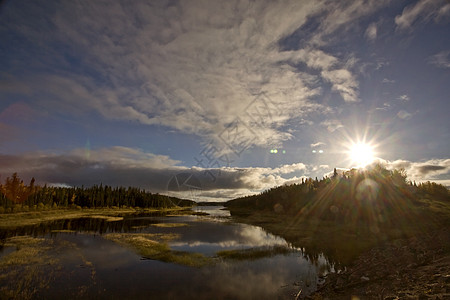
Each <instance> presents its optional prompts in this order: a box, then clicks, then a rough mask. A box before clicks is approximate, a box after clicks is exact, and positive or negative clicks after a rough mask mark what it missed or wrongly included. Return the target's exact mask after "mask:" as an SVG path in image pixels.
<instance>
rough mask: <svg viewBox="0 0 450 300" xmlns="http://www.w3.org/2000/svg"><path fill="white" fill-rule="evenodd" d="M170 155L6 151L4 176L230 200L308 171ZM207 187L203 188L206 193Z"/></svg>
mask: <svg viewBox="0 0 450 300" xmlns="http://www.w3.org/2000/svg"><path fill="white" fill-rule="evenodd" d="M177 163H178V161H175V160H172V159H170V158H169V157H167V156H163V155H154V154H151V153H145V152H142V151H141V150H138V149H132V148H127V147H111V148H102V149H98V150H90V151H87V150H86V149H76V150H73V151H71V152H69V153H65V154H43V153H28V154H25V155H20V156H19V155H0V175H2V178H6V177H7V176H10V175H11V174H12V173H14V172H17V173H18V174H19V177H21V178H23V179H24V180H25V181H26V182H28V181H29V180H30V179H31V178H32V177H35V178H36V180H37V182H38V183H40V184H51V185H64V186H92V185H99V184H104V185H110V186H125V187H128V186H133V187H140V188H143V189H146V190H149V191H152V192H158V193H163V194H173V195H175V196H181V197H187V198H192V197H193V195H192V194H193V193H194V194H195V196H196V197H200V196H201V197H202V199H203V200H208V199H216V198H222V200H223V198H225V199H230V198H232V197H235V196H239V195H246V194H249V193H254V192H256V191H262V190H265V189H268V188H271V187H273V186H277V185H282V184H286V183H287V182H289V183H294V182H298V181H299V178H297V177H295V176H291V177H288V178H284V177H282V175H286V174H291V173H294V172H304V171H305V170H306V166H305V165H304V164H302V163H297V164H291V165H283V166H280V167H278V168H225V167H224V168H210V169H206V168H198V167H192V168H188V167H184V166H178V165H177ZM200 191H201V193H200Z"/></svg>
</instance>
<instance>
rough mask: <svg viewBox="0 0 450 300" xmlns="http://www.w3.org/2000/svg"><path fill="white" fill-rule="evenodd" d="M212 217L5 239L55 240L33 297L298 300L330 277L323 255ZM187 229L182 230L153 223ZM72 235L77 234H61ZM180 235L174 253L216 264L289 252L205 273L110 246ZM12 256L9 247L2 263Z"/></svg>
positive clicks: (92, 222)
mask: <svg viewBox="0 0 450 300" xmlns="http://www.w3.org/2000/svg"><path fill="white" fill-rule="evenodd" d="M196 209H197V210H199V211H203V212H207V213H209V214H210V215H209V216H143V217H127V218H125V219H124V220H121V221H106V220H104V219H91V218H83V219H76V220H61V221H57V222H52V223H47V224H42V225H39V226H32V227H24V228H19V229H17V230H15V231H14V232H11V231H10V232H2V233H1V234H2V235H3V238H5V237H6V236H13V235H31V236H37V237H44V238H45V239H51V240H52V243H53V245H54V247H53V248H52V249H51V250H49V251H50V255H51V257H52V258H54V259H55V260H56V261H58V264H57V266H56V267H55V266H54V267H52V268H53V269H52V270H49V272H48V273H46V274H48V277H49V278H46V280H47V281H48V282H49V284H48V285H47V287H46V288H44V289H41V290H38V291H37V292H36V293H34V294H33V297H35V298H46V299H48V298H53V299H57V298H59V299H60V298H64V297H66V298H72V297H73V298H75V297H76V298H85V299H90V298H97V299H295V295H296V294H297V293H298V292H299V291H300V290H302V294H307V293H308V292H310V291H313V290H314V289H315V288H316V286H317V280H318V276H319V275H321V274H323V273H326V272H328V271H329V270H332V266H331V265H330V264H329V263H328V261H327V260H326V258H325V257H324V256H322V255H321V256H319V259H318V260H315V261H314V262H312V261H310V260H309V259H307V258H305V257H304V255H303V252H302V251H301V249H296V248H293V247H291V246H290V245H289V244H288V243H287V242H286V241H285V240H284V239H283V238H281V237H278V236H275V235H272V234H270V233H267V232H266V231H264V230H263V229H262V228H261V227H257V226H250V225H246V224H239V223H235V222H233V221H232V220H231V218H230V215H229V212H228V211H226V210H223V208H222V207H198V208H196ZM157 223H159V224H161V223H184V224H187V225H188V226H183V227H167V228H161V227H155V226H152V224H157ZM60 230H73V231H74V232H60ZM113 232H120V233H128V232H132V233H175V234H177V236H178V238H176V239H174V240H171V241H170V242H168V243H169V246H170V247H171V249H173V250H179V251H188V252H196V253H202V254H204V255H206V256H208V257H216V253H217V251H221V250H238V249H255V248H256V249H260V248H270V247H273V246H278V247H287V248H289V249H290V251H289V252H288V253H285V254H277V255H272V256H266V257H263V258H259V259H247V260H231V259H218V258H217V259H216V263H214V264H212V265H207V266H203V267H188V266H183V265H178V264H174V263H165V262H161V261H157V260H149V259H143V258H142V257H141V256H140V255H138V254H137V253H135V252H134V251H133V250H131V249H129V248H126V247H123V246H121V245H119V244H116V243H115V242H113V241H110V240H107V239H105V238H104V237H103V236H104V234H106V233H113ZM11 251H14V249H10V248H8V247H4V248H3V249H2V250H1V251H0V257H4V256H5V255H8V254H9V253H11Z"/></svg>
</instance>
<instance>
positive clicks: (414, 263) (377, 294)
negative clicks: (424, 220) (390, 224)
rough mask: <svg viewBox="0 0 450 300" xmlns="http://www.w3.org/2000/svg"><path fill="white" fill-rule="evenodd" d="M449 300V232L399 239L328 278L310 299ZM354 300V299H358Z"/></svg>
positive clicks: (380, 247)
mask: <svg viewBox="0 0 450 300" xmlns="http://www.w3.org/2000/svg"><path fill="white" fill-rule="evenodd" d="M355 296H356V297H358V298H359V299H450V231H449V229H448V228H443V229H439V230H436V231H433V232H430V233H428V234H421V235H418V236H415V237H411V238H409V239H398V240H395V241H392V242H389V243H387V244H385V245H383V246H379V247H374V248H373V249H371V250H370V251H367V252H365V253H363V254H362V255H360V256H359V257H358V258H357V259H356V261H355V262H354V263H353V264H352V265H351V266H350V267H349V268H347V269H346V270H345V271H343V272H340V273H339V274H336V273H335V274H330V275H328V276H327V277H326V279H325V284H323V285H322V286H321V287H320V288H319V289H318V291H317V292H316V293H315V294H314V295H311V296H310V297H309V298H310V299H316V300H321V299H354V298H355ZM358 298H356V299H358Z"/></svg>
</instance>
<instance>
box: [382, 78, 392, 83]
mask: <svg viewBox="0 0 450 300" xmlns="http://www.w3.org/2000/svg"><path fill="white" fill-rule="evenodd" d="M381 83H395V80H393V79H388V78H383V80H382V81H381Z"/></svg>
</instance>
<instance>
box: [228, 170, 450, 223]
mask: <svg viewBox="0 0 450 300" xmlns="http://www.w3.org/2000/svg"><path fill="white" fill-rule="evenodd" d="M427 201H444V202H446V203H450V193H449V190H448V189H447V188H446V187H445V186H443V185H440V184H437V183H434V182H429V181H428V182H424V183H419V184H416V183H415V182H411V181H408V180H407V174H406V172H405V171H404V170H388V169H386V168H384V167H383V166H382V165H379V164H377V165H374V166H372V167H369V168H366V169H351V170H349V171H344V172H342V173H340V174H338V172H337V171H336V169H334V174H333V175H332V176H331V177H329V178H328V177H324V178H322V179H321V180H319V179H317V178H316V179H312V178H307V179H303V180H302V183H300V184H293V185H287V186H279V187H274V188H272V189H269V190H266V191H264V192H262V193H260V194H258V195H252V196H246V197H242V198H238V199H234V200H231V201H229V202H227V203H226V206H227V207H228V208H229V209H230V210H231V211H232V213H233V212H234V213H235V214H250V211H266V212H270V211H272V212H275V213H278V214H283V215H291V216H302V217H314V218H318V219H321V220H330V221H336V222H338V223H342V222H344V221H345V223H347V222H351V223H354V222H365V223H367V222H368V221H376V222H377V223H379V222H383V223H391V222H392V223H394V222H395V220H396V218H398V217H399V216H400V215H403V214H404V213H405V211H406V210H405V208H408V209H409V208H412V207H423V206H426V205H427V204H426V202H427ZM246 210H247V211H246ZM386 225H387V224H386Z"/></svg>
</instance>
